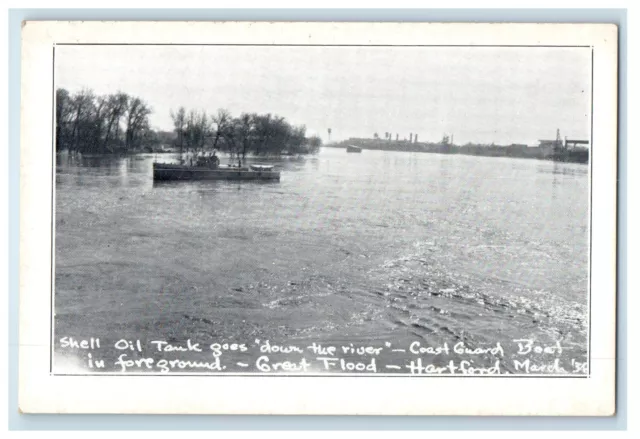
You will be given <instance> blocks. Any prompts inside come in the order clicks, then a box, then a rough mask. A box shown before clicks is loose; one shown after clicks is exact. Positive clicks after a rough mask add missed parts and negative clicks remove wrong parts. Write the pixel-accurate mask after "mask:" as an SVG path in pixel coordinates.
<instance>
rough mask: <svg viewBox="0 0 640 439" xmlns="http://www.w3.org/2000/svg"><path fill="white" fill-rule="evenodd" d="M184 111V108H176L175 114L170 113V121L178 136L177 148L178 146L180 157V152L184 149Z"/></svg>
mask: <svg viewBox="0 0 640 439" xmlns="http://www.w3.org/2000/svg"><path fill="white" fill-rule="evenodd" d="M186 117H187V116H186V110H185V109H184V107H180V108H178V111H177V112H176V113H174V112H173V110H172V111H171V119H172V120H173V127H174V129H175V131H176V134H177V136H178V146H180V154H181V155H182V150H183V147H184V128H185V124H186Z"/></svg>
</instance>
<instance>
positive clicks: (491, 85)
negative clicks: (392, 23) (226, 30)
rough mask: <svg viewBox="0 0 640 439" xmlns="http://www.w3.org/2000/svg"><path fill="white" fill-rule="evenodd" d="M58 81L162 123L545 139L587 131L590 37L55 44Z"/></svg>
mask: <svg viewBox="0 0 640 439" xmlns="http://www.w3.org/2000/svg"><path fill="white" fill-rule="evenodd" d="M55 60H56V76H55V80H56V86H57V87H64V88H67V89H68V90H69V91H71V92H75V91H78V90H79V89H81V88H83V87H87V88H91V89H93V90H94V92H95V93H98V94H107V93H114V92H116V91H118V90H121V91H123V92H126V93H128V94H131V95H135V96H138V97H140V98H142V99H144V100H145V101H146V102H147V103H148V104H149V105H150V106H151V107H152V109H153V114H152V115H151V116H150V121H151V125H152V127H154V128H155V129H162V130H171V129H172V123H171V118H170V115H169V112H170V110H172V109H177V108H178V107H179V106H181V105H183V106H185V107H186V108H187V109H197V110H206V111H208V112H214V111H216V110H217V109H218V108H226V109H228V110H230V111H231V112H232V114H233V115H234V116H237V115H239V114H240V113H241V112H258V113H273V114H278V115H281V116H284V117H285V118H287V119H288V120H289V121H291V122H292V123H294V124H304V125H306V126H307V132H308V133H309V134H318V135H320V136H321V137H322V138H323V139H324V140H325V141H326V140H327V128H331V129H332V140H340V139H345V138H348V137H372V136H373V133H374V132H377V133H379V134H380V136H381V137H382V136H384V133H385V132H386V131H390V132H392V133H393V134H394V137H395V133H398V134H400V138H404V137H407V138H408V137H409V133H418V135H419V140H421V141H437V140H439V139H441V138H442V135H443V134H444V133H447V134H453V135H454V141H455V143H456V144H464V143H466V142H478V143H491V142H495V143H496V144H510V143H527V144H531V145H534V144H537V140H538V139H554V138H555V135H556V128H559V129H560V131H561V134H562V135H563V136H565V135H566V136H569V138H579V139H588V138H589V132H590V128H589V112H590V100H591V97H590V92H591V51H590V49H588V48H498V47H494V48H480V47H476V48H468V47H462V48H454V47H395V48H392V47H367V48H364V47H308V46H307V47H282V46H280V47H264V46H261V47H248V46H242V47H241V46H234V47H230V46H224V47H223V46H57V47H56V57H55Z"/></svg>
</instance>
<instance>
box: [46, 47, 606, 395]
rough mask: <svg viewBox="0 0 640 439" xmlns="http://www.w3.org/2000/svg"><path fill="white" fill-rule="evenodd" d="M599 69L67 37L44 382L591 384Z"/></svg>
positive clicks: (585, 56) (492, 51) (570, 60)
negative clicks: (188, 379)
mask: <svg viewBox="0 0 640 439" xmlns="http://www.w3.org/2000/svg"><path fill="white" fill-rule="evenodd" d="M594 62H595V61H594V47H593V45H592V44H588V43H585V44H540V45H535V44H531V45H525V44H509V42H508V41H506V40H505V41H504V43H502V44H498V43H495V44H457V43H456V44H445V43H442V44H420V43H419V42H417V43H415V44H411V42H410V41H409V42H407V43H406V44H351V43H348V44H286V43H283V44H277V43H269V44H250V43H241V44H234V43H230V42H223V43H215V44H212V43H207V42H202V43H197V44H196V43H193V42H189V43H181V44H169V43H148V42H142V43H140V42H136V41H135V39H134V40H132V41H130V42H128V43H126V44H125V43H113V44H111V43H108V42H104V41H102V42H100V43H93V42H91V41H82V42H77V41H62V42H58V43H56V44H55V45H53V46H52V47H51V59H50V63H51V64H50V68H51V75H52V76H51V78H52V82H51V84H50V100H49V102H51V103H52V104H53V107H52V110H51V113H52V118H51V125H50V127H41V129H42V130H49V129H50V131H51V143H50V145H49V146H47V145H46V144H45V145H41V147H40V148H39V152H38V154H43V155H47V154H49V155H51V157H52V158H51V162H52V168H53V169H51V170H50V172H51V174H50V179H51V184H52V189H53V190H52V194H51V207H52V212H51V223H50V224H49V226H50V229H51V231H50V233H51V249H50V252H51V291H50V293H51V308H50V321H49V322H48V327H49V329H50V334H49V337H50V346H49V357H50V358H49V361H50V363H49V371H48V373H49V374H50V375H51V376H54V377H55V376H62V377H69V376H94V375H97V376H105V377H118V376H132V377H133V376H139V375H145V376H146V375H149V376H151V375H153V376H156V377H157V378H158V380H160V381H158V382H162V381H161V379H163V378H165V377H169V376H194V377H201V379H205V378H206V377H203V376H212V377H221V376H228V377H246V379H255V380H259V379H261V378H260V377H269V376H277V377H280V378H285V379H287V380H296V379H297V378H295V377H305V376H307V377H316V378H321V379H322V380H325V381H324V382H329V381H330V380H332V379H340V378H339V377H369V378H371V379H374V380H380V381H379V382H383V381H384V380H385V379H386V378H394V379H399V378H401V379H403V380H409V381H411V382H418V381H425V380H426V381H428V380H431V379H435V378H438V377H440V378H445V377H447V378H450V377H458V378H464V380H465V381H466V382H473V381H474V380H477V379H479V378H486V379H495V378H496V377H511V378H518V379H521V380H526V379H528V378H543V377H553V378H556V379H557V380H556V381H554V382H560V381H562V380H563V379H565V380H575V379H582V380H589V378H590V373H591V368H592V365H593V364H592V363H593V362H592V361H591V360H592V359H591V349H592V346H591V339H592V336H593V335H592V327H591V322H592V315H593V313H594V312H595V311H594V309H593V300H594V299H593V296H594V294H596V291H594V290H593V285H592V269H593V267H592V265H593V264H592V258H593V254H592V239H593V209H592V207H593V206H592V203H593V195H592V194H593V169H594V161H597V160H598V152H599V150H598V149H597V148H598V147H599V148H601V150H606V149H607V148H611V149H610V150H611V151H615V139H612V142H611V144H610V145H602V144H600V145H597V146H596V149H595V151H596V153H595V154H594V135H593V132H594V116H593V114H594V113H593V111H594V105H596V103H597V102H595V103H594ZM43 65H44V64H43ZM596 80H597V79H596ZM606 154H609V153H606V152H605V153H603V154H602V155H603V156H604V155H606ZM614 154H615V152H614ZM603 160H604V159H603ZM614 195H615V194H614ZM614 198H615V197H614ZM46 245H48V244H46ZM43 251H45V252H46V251H47V247H43ZM43 275H46V273H43ZM600 297H604V296H600ZM611 297H613V296H611ZM114 379H115V378H114ZM140 379H142V378H140ZM518 379H516V380H515V381H518ZM515 381H512V382H515ZM374 382H375V381H374ZM294 384H295V381H293V382H292V383H291V385H294ZM532 384H533V383H532ZM408 385H409V386H410V385H411V383H409V384H408ZM505 385H506V384H505Z"/></svg>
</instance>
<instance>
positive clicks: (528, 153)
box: [323, 139, 589, 164]
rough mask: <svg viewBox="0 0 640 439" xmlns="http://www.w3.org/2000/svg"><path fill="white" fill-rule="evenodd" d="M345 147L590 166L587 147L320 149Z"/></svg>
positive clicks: (394, 144)
mask: <svg viewBox="0 0 640 439" xmlns="http://www.w3.org/2000/svg"><path fill="white" fill-rule="evenodd" d="M348 145H354V146H358V147H360V148H362V149H368V150H373V151H399V152H419V153H431V154H447V155H451V154H459V155H470V156H480V157H506V158H521V159H537V160H546V161H554V162H568V163H580V164H588V163H589V150H588V149H586V148H575V149H564V148H554V147H528V146H526V145H509V146H504V145H481V144H473V143H469V144H466V145H461V146H460V145H452V144H445V143H417V142H407V141H388V140H377V139H349V140H345V141H342V142H336V143H329V144H324V145H323V146H325V147H328V148H338V149H346V147H347V146H348Z"/></svg>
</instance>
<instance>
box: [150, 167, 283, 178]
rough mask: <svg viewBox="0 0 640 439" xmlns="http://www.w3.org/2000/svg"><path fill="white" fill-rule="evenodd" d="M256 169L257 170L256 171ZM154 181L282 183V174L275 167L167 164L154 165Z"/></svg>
mask: <svg viewBox="0 0 640 439" xmlns="http://www.w3.org/2000/svg"><path fill="white" fill-rule="evenodd" d="M254 167H256V168H257V169H254ZM153 179H154V180H157V181H163V180H164V181H167V180H276V181H280V172H278V171H274V170H273V166H261V165H252V166H251V170H249V168H245V167H234V166H224V165H221V166H217V167H208V166H187V165H172V164H166V163H154V164H153Z"/></svg>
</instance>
